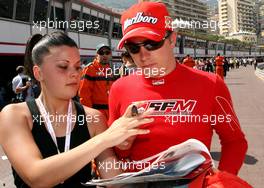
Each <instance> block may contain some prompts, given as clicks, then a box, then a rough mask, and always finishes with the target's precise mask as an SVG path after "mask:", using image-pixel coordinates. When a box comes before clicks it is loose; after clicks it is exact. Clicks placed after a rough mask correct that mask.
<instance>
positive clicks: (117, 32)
mask: <svg viewBox="0 0 264 188" xmlns="http://www.w3.org/2000/svg"><path fill="white" fill-rule="evenodd" d="M112 37H113V38H122V26H121V24H120V23H114V25H113V33H112Z"/></svg>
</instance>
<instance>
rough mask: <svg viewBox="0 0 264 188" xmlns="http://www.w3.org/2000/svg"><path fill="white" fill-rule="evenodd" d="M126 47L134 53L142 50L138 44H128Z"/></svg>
mask: <svg viewBox="0 0 264 188" xmlns="http://www.w3.org/2000/svg"><path fill="white" fill-rule="evenodd" d="M125 48H126V49H127V50H128V51H129V52H130V53H132V54H136V53H138V52H139V50H140V46H138V45H136V44H132V43H131V44H126V45H125Z"/></svg>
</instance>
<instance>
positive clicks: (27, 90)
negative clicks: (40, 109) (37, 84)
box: [12, 66, 34, 102]
mask: <svg viewBox="0 0 264 188" xmlns="http://www.w3.org/2000/svg"><path fill="white" fill-rule="evenodd" d="M24 70H25V68H24V66H18V67H17V68H16V72H17V75H16V76H15V77H14V78H13V80H12V90H13V92H14V93H15V94H16V96H15V98H14V99H12V102H23V101H27V100H30V99H32V98H33V97H34V96H33V92H32V88H31V85H32V84H31V82H30V78H29V77H28V76H26V75H25V74H24Z"/></svg>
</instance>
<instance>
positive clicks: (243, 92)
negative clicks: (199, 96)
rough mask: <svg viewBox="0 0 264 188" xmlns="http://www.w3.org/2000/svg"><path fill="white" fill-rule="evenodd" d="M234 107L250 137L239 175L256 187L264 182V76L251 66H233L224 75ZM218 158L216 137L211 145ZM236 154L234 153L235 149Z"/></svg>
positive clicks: (246, 133) (260, 186)
mask: <svg viewBox="0 0 264 188" xmlns="http://www.w3.org/2000/svg"><path fill="white" fill-rule="evenodd" d="M225 82H226V84H227V85H228V88H229V89H230V92H231V95H232V99H233V103H234V108H235V111H236V113H237V115H238V118H239V121H240V124H241V127H242V129H243V131H244V132H245V135H246V138H247V140H248V144H249V147H248V151H247V156H246V158H245V161H244V164H243V166H242V169H241V170H240V172H239V176H240V177H242V178H243V179H245V180H246V181H247V182H248V183H250V184H251V185H252V186H253V187H254V188H263V186H264V177H263V174H264V139H263V138H264V80H262V79H260V78H258V77H256V75H255V74H254V70H253V68H252V67H251V66H248V67H246V68H245V67H240V69H234V70H231V71H230V72H229V73H228V76H227V78H226V79H225ZM211 151H213V156H214V158H215V159H218V158H219V151H220V144H219V142H218V138H217V136H215V137H214V141H213V145H212V149H211ZM234 155H235V153H234Z"/></svg>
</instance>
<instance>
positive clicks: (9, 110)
mask: <svg viewBox="0 0 264 188" xmlns="http://www.w3.org/2000/svg"><path fill="white" fill-rule="evenodd" d="M31 119H32V118H31V115H30V112H29V109H28V107H27V104H26V103H25V102H23V103H16V104H9V105H7V106H5V107H4V108H3V109H2V111H1V115H0V135H1V136H4V134H5V133H8V132H9V131H17V130H19V129H21V128H29V125H30V120H31Z"/></svg>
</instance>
